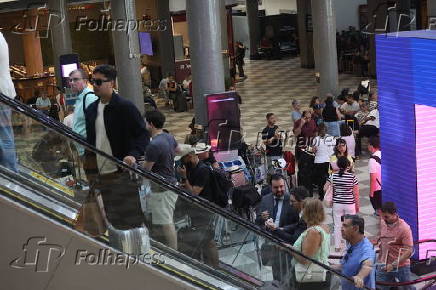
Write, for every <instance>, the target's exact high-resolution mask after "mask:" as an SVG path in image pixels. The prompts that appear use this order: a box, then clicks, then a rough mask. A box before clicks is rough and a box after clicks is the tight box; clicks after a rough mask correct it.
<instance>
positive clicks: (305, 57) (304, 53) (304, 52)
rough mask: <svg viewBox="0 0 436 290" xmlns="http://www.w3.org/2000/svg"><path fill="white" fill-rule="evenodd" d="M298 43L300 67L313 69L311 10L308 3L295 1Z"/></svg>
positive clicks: (302, 0) (303, 0) (301, 0)
mask: <svg viewBox="0 0 436 290" xmlns="http://www.w3.org/2000/svg"><path fill="white" fill-rule="evenodd" d="M297 11H298V14H297V22H298V43H299V47H300V62H301V67H304V68H313V67H314V66H315V59H314V56H313V52H314V48H313V41H314V39H313V38H314V37H313V24H312V8H311V5H310V1H307V0H297Z"/></svg>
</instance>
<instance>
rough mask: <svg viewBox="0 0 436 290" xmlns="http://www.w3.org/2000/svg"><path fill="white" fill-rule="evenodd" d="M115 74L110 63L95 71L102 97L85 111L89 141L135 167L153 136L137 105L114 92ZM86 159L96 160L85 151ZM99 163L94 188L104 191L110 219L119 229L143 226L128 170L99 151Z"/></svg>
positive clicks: (134, 186)
mask: <svg viewBox="0 0 436 290" xmlns="http://www.w3.org/2000/svg"><path fill="white" fill-rule="evenodd" d="M116 77H117V71H116V70H115V69H114V68H113V67H112V66H110V65H99V66H97V67H96V68H95V69H94V71H93V73H92V79H91V80H90V82H91V84H92V85H93V86H94V92H95V94H96V95H97V96H98V97H99V100H97V101H95V102H94V103H92V104H91V105H90V106H89V107H88V109H86V111H85V118H86V132H87V140H88V143H89V144H91V145H93V146H95V147H96V148H97V149H99V150H101V151H103V152H105V153H107V154H108V155H112V156H114V157H115V158H117V159H119V160H122V161H123V162H125V163H126V164H128V165H129V166H134V165H135V164H136V160H138V158H139V157H140V156H143V155H144V152H145V149H146V147H147V145H148V143H149V142H150V135H149V133H148V131H147V130H146V127H145V122H144V119H143V118H142V116H141V113H140V112H139V110H138V109H137V108H136V106H135V105H134V104H133V103H132V102H130V101H129V100H127V99H125V98H123V97H121V96H119V95H118V94H117V93H115V92H114V87H115V80H116ZM86 158H87V159H88V160H95V159H93V154H92V153H91V154H89V153H88V154H86ZM91 158H92V159H91ZM96 165H97V170H98V171H97V172H98V178H97V179H96V184H95V188H98V189H99V190H100V192H101V196H102V198H103V204H104V209H105V212H106V216H107V219H108V221H109V222H110V223H111V224H112V225H113V226H114V227H115V228H117V229H120V230H126V229H132V228H138V227H141V226H142V225H143V222H144V215H143V213H142V210H141V204H140V200H139V195H138V190H137V189H138V187H137V184H136V183H135V182H133V181H131V179H130V176H129V172H126V171H123V170H121V169H120V168H119V167H118V166H116V164H114V163H112V162H108V160H107V159H106V158H104V157H102V156H101V155H100V154H97V156H96Z"/></svg>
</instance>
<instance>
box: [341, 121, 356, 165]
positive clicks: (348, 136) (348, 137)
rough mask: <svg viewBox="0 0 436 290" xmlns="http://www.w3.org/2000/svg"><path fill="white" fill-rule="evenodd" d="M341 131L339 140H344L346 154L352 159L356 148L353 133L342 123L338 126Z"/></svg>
mask: <svg viewBox="0 0 436 290" xmlns="http://www.w3.org/2000/svg"><path fill="white" fill-rule="evenodd" d="M340 131H341V139H344V140H345V142H347V149H348V154H349V155H350V156H351V157H352V158H354V157H355V156H356V155H355V148H356V140H355V139H354V135H353V131H352V130H351V127H350V126H348V124H347V123H342V124H341V126H340Z"/></svg>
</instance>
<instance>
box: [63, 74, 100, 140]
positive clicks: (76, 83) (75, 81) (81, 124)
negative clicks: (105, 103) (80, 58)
mask: <svg viewBox="0 0 436 290" xmlns="http://www.w3.org/2000/svg"><path fill="white" fill-rule="evenodd" d="M87 80H88V76H87V74H86V72H85V71H83V70H82V69H77V70H74V71H72V72H71V73H70V79H69V81H70V86H71V90H72V91H73V93H75V94H76V95H77V99H76V103H75V104H74V114H73V127H72V129H73V131H74V132H76V133H77V134H80V135H82V136H83V137H84V138H86V121H85V109H86V108H88V107H89V105H91V104H92V103H94V102H95V101H97V100H98V97H97V96H96V95H95V94H94V92H93V91H92V90H91V89H90V88H88V82H87Z"/></svg>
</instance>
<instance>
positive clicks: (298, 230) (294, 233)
mask: <svg viewBox="0 0 436 290" xmlns="http://www.w3.org/2000/svg"><path fill="white" fill-rule="evenodd" d="M308 197H309V192H308V191H307V189H306V188H305V187H304V186H299V187H296V188H294V189H292V190H291V197H290V202H291V205H292V207H293V208H294V209H295V211H296V212H297V213H298V215H300V213H301V211H302V210H303V203H304V200H305V199H306V198H308ZM266 228H267V229H268V230H270V231H271V232H272V233H273V235H275V236H277V237H279V238H281V239H282V240H284V241H285V242H287V243H289V244H291V245H293V244H294V243H295V241H296V240H297V239H298V238H299V237H300V235H301V234H302V233H303V232H304V231H305V230H306V229H307V225H306V222H305V221H304V220H303V218H301V217H299V219H298V222H297V223H295V224H291V225H286V226H283V227H276V226H275V225H274V224H267V226H266Z"/></svg>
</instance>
